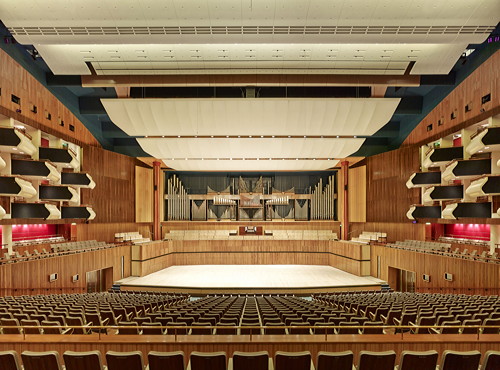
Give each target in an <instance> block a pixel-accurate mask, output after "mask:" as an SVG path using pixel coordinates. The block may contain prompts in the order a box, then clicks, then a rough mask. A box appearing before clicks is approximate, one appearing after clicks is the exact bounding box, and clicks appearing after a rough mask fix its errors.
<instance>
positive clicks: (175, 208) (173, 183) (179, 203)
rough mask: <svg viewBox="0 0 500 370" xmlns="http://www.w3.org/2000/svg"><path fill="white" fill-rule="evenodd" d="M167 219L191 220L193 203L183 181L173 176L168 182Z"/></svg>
mask: <svg viewBox="0 0 500 370" xmlns="http://www.w3.org/2000/svg"><path fill="white" fill-rule="evenodd" d="M166 188H167V219H168V220H189V219H190V214H191V209H190V208H191V207H190V205H191V201H190V199H189V196H188V193H187V191H186V189H185V188H184V186H183V185H182V182H181V180H180V179H179V178H178V177H177V175H175V174H174V175H172V176H171V177H170V178H169V179H168V181H167V187H166Z"/></svg>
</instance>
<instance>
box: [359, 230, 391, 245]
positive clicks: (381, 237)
mask: <svg viewBox="0 0 500 370" xmlns="http://www.w3.org/2000/svg"><path fill="white" fill-rule="evenodd" d="M351 241H353V242H356V243H362V244H370V243H371V242H385V241H387V233H381V232H373V231H363V232H362V233H361V234H360V235H359V236H358V237H357V238H352V239H351Z"/></svg>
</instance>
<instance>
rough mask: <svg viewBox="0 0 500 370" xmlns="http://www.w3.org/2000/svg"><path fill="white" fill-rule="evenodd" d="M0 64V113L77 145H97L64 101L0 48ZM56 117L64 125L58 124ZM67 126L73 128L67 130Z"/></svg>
mask: <svg viewBox="0 0 500 370" xmlns="http://www.w3.org/2000/svg"><path fill="white" fill-rule="evenodd" d="M0 65H1V66H2V67H1V68H0V88H1V89H2V94H1V95H0V114H3V115H5V116H7V117H12V118H14V119H16V120H18V121H20V122H23V123H25V124H27V125H29V126H32V127H34V128H37V129H40V130H42V131H44V132H47V133H49V134H52V135H55V136H57V137H60V138H62V139H64V140H67V141H70V142H74V143H76V144H79V145H82V144H88V145H92V146H100V144H99V142H98V141H97V140H96V139H95V138H94V136H92V134H91V133H90V131H89V130H88V129H87V128H86V127H85V126H84V125H83V123H82V122H80V121H79V120H78V119H77V118H76V117H75V116H74V115H73V113H71V111H70V110H69V109H68V108H66V107H65V106H64V104H62V103H61V102H60V101H59V100H58V99H57V98H56V97H55V96H54V95H52V93H51V92H50V91H49V90H47V89H46V88H45V86H43V85H42V84H41V83H40V82H38V81H37V80H36V79H35V78H34V77H33V76H32V75H31V74H30V73H29V72H28V71H27V70H25V69H24V68H23V67H22V66H21V65H19V64H18V63H17V62H16V61H15V60H14V59H12V58H11V57H10V56H9V55H8V54H7V53H6V52H5V51H4V50H1V49H0ZM11 94H13V95H15V96H17V97H19V98H21V104H20V105H19V104H16V103H14V102H13V101H12V100H11ZM32 105H36V107H37V113H34V112H32V111H31V106H32ZM17 110H20V112H18V111H17ZM45 112H48V113H50V115H51V120H48V119H47V118H45ZM59 118H60V119H61V120H62V121H64V126H61V125H60V124H59ZM70 125H72V126H74V131H70V129H69V126H70Z"/></svg>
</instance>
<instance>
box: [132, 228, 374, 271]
mask: <svg viewBox="0 0 500 370" xmlns="http://www.w3.org/2000/svg"><path fill="white" fill-rule="evenodd" d="M369 260H370V246H369V245H362V244H358V243H348V242H337V241H332V240H330V241H329V240H261V241H258V242H255V241H253V240H252V238H251V237H248V239H246V240H170V241H161V242H152V243H146V244H141V245H137V246H133V247H132V274H133V275H134V276H145V275H148V274H151V273H153V272H156V271H159V270H161V269H164V268H167V267H170V266H173V265H280V264H284V265H289V264H291V265H331V266H333V267H336V268H339V269H341V270H344V271H347V272H349V273H352V274H355V275H359V276H366V275H370V262H369Z"/></svg>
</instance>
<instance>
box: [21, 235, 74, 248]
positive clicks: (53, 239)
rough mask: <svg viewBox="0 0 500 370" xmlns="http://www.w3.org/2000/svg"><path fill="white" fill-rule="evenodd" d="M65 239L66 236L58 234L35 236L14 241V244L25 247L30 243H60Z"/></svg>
mask: <svg viewBox="0 0 500 370" xmlns="http://www.w3.org/2000/svg"><path fill="white" fill-rule="evenodd" d="M64 240H65V239H64V236H62V235H56V236H49V237H41V238H34V239H23V240H17V241H15V242H13V243H12V246H13V247H25V246H28V245H38V244H48V243H60V242H64Z"/></svg>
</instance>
